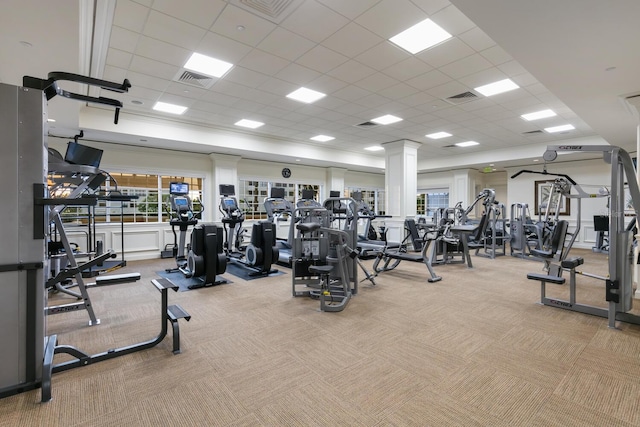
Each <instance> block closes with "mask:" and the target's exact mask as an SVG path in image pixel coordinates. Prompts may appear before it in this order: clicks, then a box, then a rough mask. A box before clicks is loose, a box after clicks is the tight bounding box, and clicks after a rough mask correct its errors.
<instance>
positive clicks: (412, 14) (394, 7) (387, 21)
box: [355, 0, 428, 39]
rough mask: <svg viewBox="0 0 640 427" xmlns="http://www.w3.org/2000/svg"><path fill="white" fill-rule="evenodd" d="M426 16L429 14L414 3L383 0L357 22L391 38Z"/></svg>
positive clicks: (383, 36) (359, 17) (384, 36)
mask: <svg viewBox="0 0 640 427" xmlns="http://www.w3.org/2000/svg"><path fill="white" fill-rule="evenodd" d="M426 18H428V16H427V14H426V13H424V12H423V11H422V10H420V9H419V8H418V7H416V6H415V5H414V4H413V3H410V2H398V1H397V0H382V1H381V2H380V3H378V4H376V5H375V6H373V7H372V8H370V9H369V10H367V11H366V12H364V13H363V14H362V15H360V16H358V17H357V18H356V19H355V22H357V23H358V24H360V25H362V26H363V27H365V28H367V29H368V30H369V31H373V32H374V33H376V34H379V35H380V36H381V37H382V38H385V39H389V38H391V37H393V36H395V35H396V34H398V33H400V32H402V31H404V30H406V29H407V28H409V27H411V26H413V25H415V24H417V23H418V22H420V21H422V20H424V19H426Z"/></svg>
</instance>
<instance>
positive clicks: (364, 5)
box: [318, 0, 448, 20]
mask: <svg viewBox="0 0 640 427" xmlns="http://www.w3.org/2000/svg"><path fill="white" fill-rule="evenodd" d="M318 1H319V2H320V3H322V4H324V5H325V6H327V7H330V8H331V9H333V10H335V11H336V12H338V13H339V14H341V15H343V16H345V17H347V18H349V19H351V20H353V19H355V18H357V17H358V16H360V15H361V14H363V13H364V12H366V11H367V10H368V9H370V8H371V7H373V6H375V5H376V4H377V3H379V2H380V0H349V1H345V0H318ZM447 3H448V1H447Z"/></svg>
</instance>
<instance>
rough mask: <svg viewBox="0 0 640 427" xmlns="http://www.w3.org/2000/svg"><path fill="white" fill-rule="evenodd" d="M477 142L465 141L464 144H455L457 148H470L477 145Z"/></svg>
mask: <svg viewBox="0 0 640 427" xmlns="http://www.w3.org/2000/svg"><path fill="white" fill-rule="evenodd" d="M478 144H479V143H478V142H475V141H465V142H458V143H457V144H455V145H456V146H458V147H472V146H474V145H478Z"/></svg>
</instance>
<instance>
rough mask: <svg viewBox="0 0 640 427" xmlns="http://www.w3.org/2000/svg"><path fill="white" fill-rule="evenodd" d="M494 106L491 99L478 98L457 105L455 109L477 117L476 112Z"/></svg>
mask: <svg viewBox="0 0 640 427" xmlns="http://www.w3.org/2000/svg"><path fill="white" fill-rule="evenodd" d="M495 105H496V103H495V102H493V100H492V99H491V98H478V99H474V100H473V101H471V102H465V103H463V104H460V105H457V107H458V108H460V109H461V110H465V111H473V114H476V115H477V113H476V111H479V110H482V109H485V108H491V107H493V106H495Z"/></svg>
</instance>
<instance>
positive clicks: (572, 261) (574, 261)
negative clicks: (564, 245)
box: [560, 257, 584, 269]
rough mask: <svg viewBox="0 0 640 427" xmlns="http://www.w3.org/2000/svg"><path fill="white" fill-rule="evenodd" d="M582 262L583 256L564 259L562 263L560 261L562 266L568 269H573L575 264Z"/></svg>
mask: <svg viewBox="0 0 640 427" xmlns="http://www.w3.org/2000/svg"><path fill="white" fill-rule="evenodd" d="M582 264H584V258H582V257H575V258H569V259H565V260H564V261H562V263H560V265H561V266H562V268H569V269H574V268H576V267H577V266H579V265H582Z"/></svg>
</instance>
